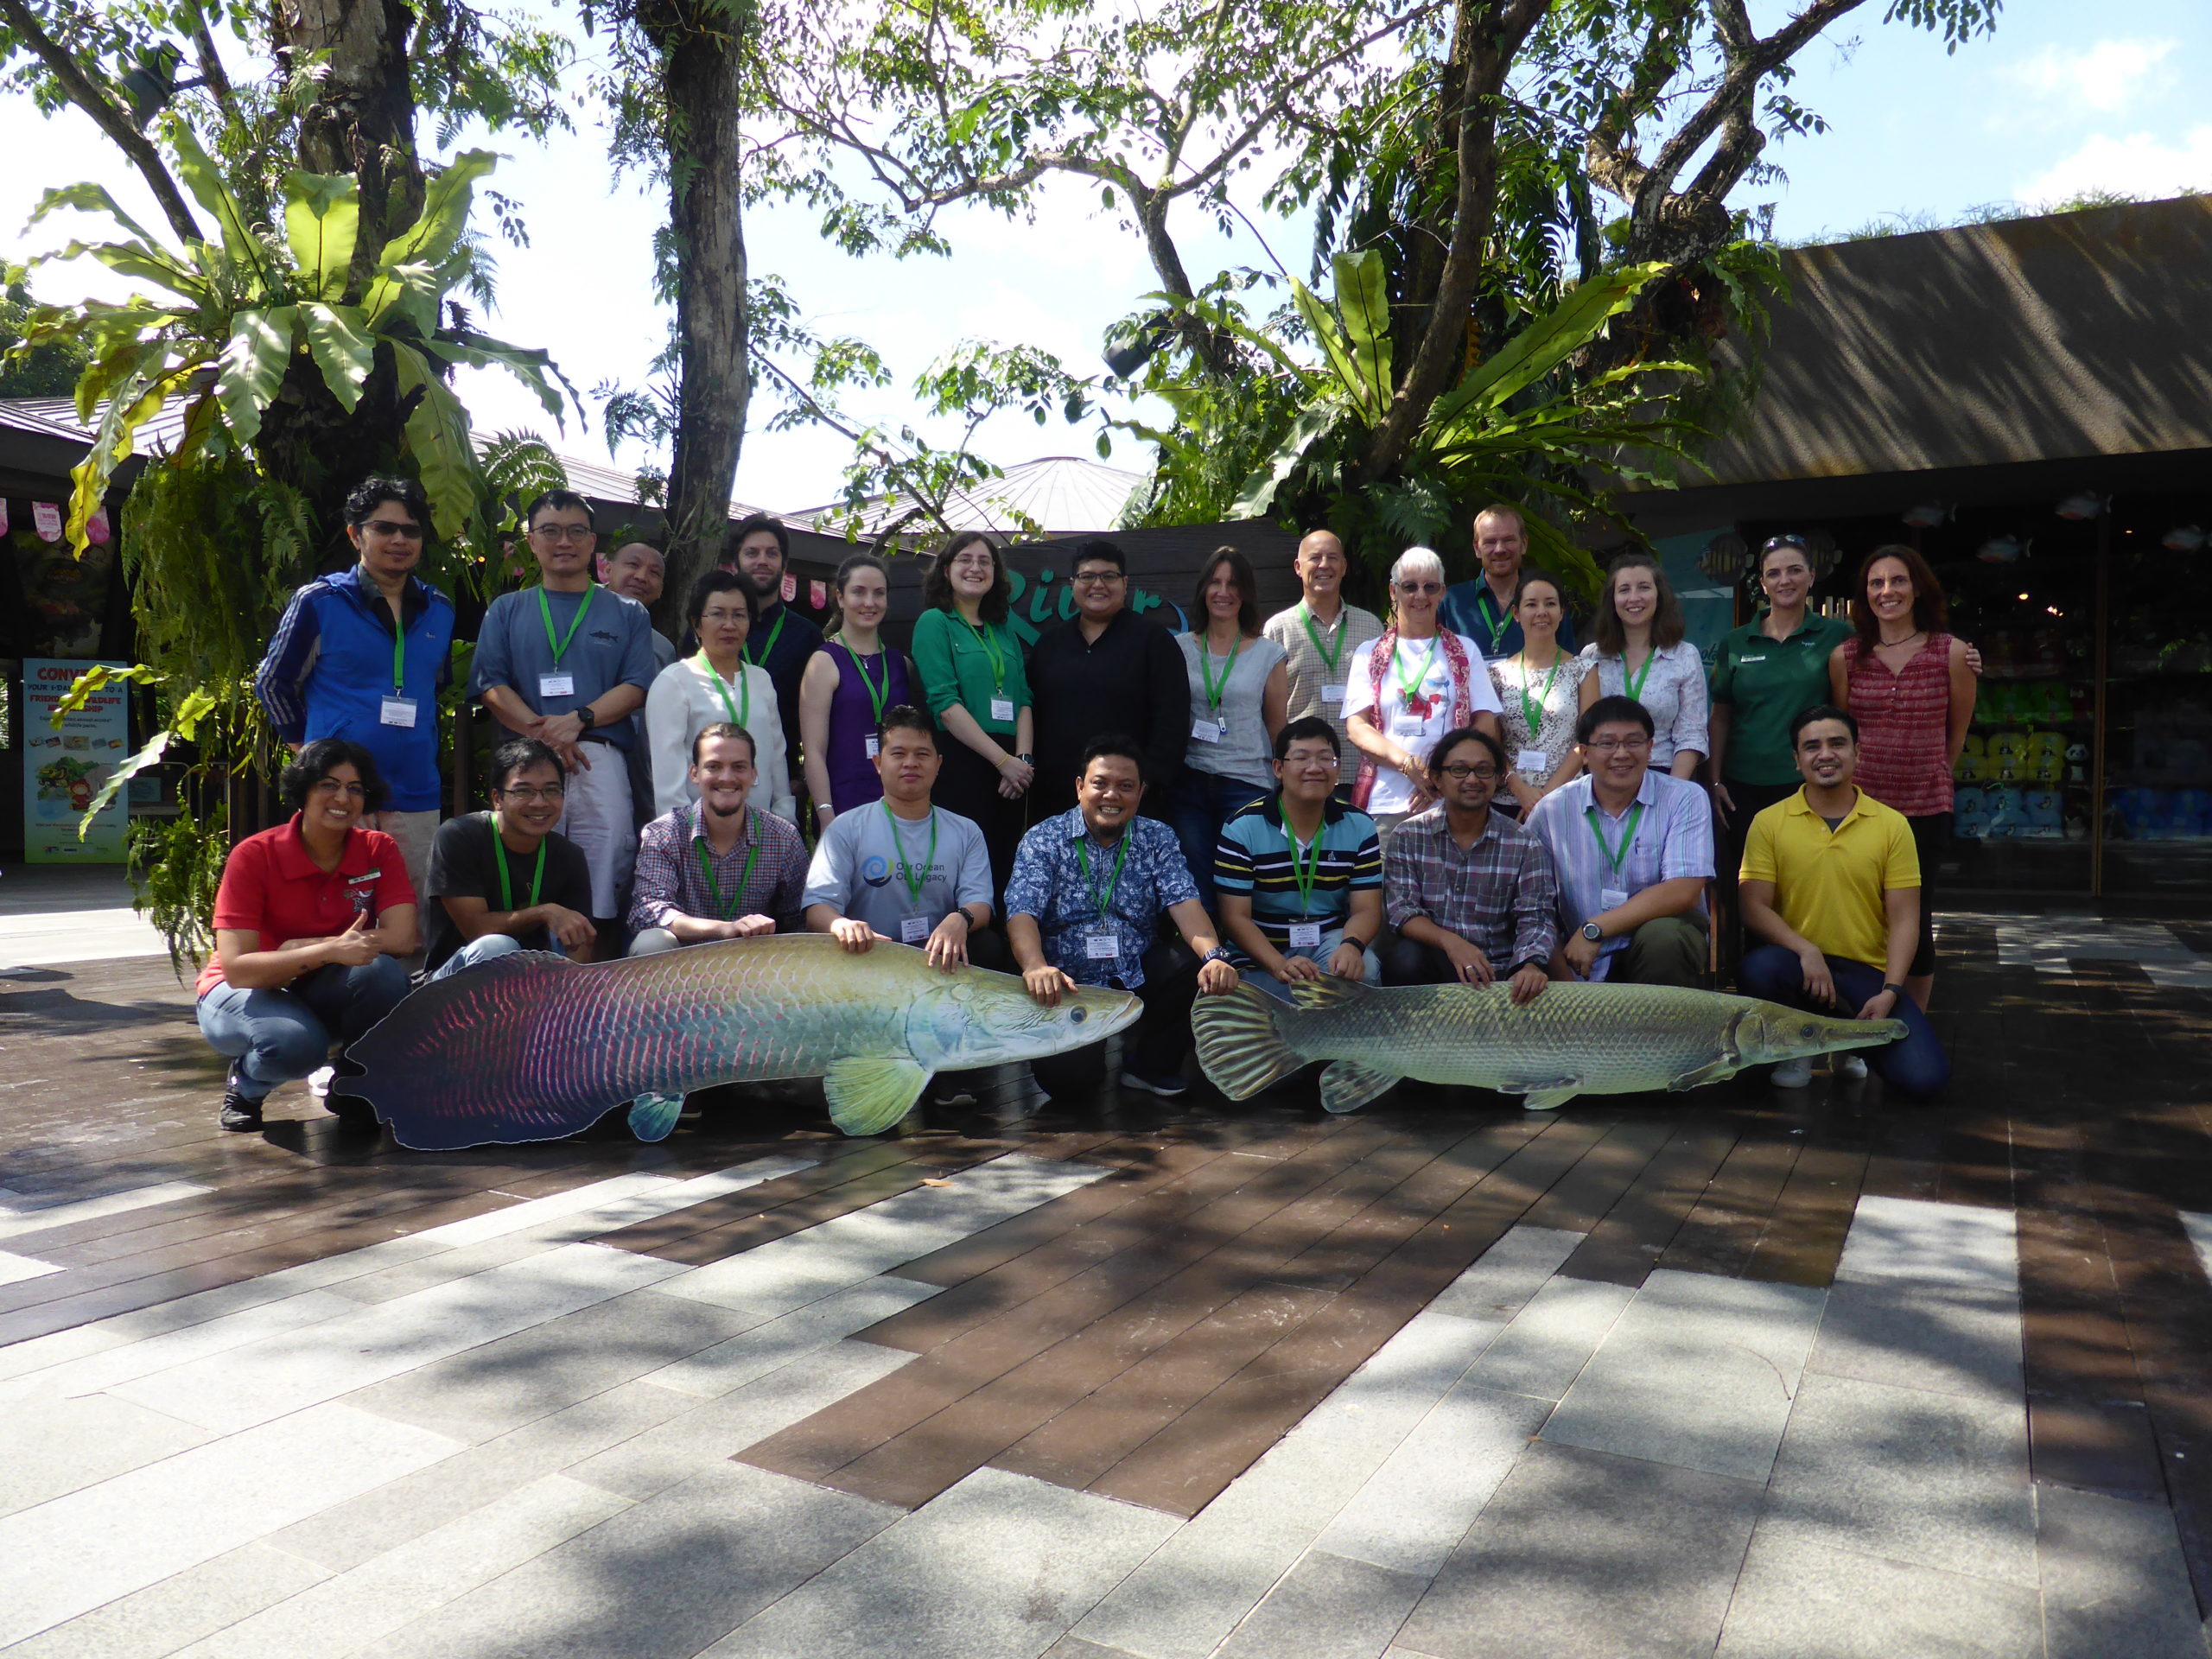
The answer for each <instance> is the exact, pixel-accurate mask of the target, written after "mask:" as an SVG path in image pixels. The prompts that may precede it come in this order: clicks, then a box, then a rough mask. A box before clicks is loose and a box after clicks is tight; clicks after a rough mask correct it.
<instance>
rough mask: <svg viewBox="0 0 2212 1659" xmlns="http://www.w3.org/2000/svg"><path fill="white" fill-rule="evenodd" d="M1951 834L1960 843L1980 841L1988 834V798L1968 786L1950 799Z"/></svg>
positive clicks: (1973, 787) (1974, 787)
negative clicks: (1958, 839) (1956, 837)
mask: <svg viewBox="0 0 2212 1659" xmlns="http://www.w3.org/2000/svg"><path fill="white" fill-rule="evenodd" d="M1951 833H1952V834H1953V835H1955V836H1958V837H1959V838H1960V839H1961V841H1980V839H1981V838H1982V837H1983V836H1986V835H1987V834H1988V833H1989V797H1988V796H1987V795H1986V794H1984V793H1983V792H1982V791H1981V790H1980V787H1978V786H1977V785H1972V784H1968V785H1965V786H1964V787H1963V788H1961V789H1959V790H1958V791H1955V792H1954V794H1953V795H1952V797H1951Z"/></svg>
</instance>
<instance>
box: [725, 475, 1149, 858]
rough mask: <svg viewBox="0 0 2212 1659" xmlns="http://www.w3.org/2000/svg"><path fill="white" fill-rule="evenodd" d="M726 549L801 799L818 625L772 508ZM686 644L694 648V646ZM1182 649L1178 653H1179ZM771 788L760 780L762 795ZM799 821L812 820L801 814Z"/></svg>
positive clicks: (745, 522)
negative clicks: (805, 699)
mask: <svg viewBox="0 0 2212 1659" xmlns="http://www.w3.org/2000/svg"><path fill="white" fill-rule="evenodd" d="M728 547H729V551H728V552H726V553H725V554H723V555H722V564H723V567H724V568H725V569H731V570H734V571H736V572H737V574H738V575H741V576H743V577H744V578H745V580H746V581H747V582H749V583H751V584H752V588H753V597H754V598H755V599H756V600H758V601H760V603H759V606H758V607H757V608H756V610H755V612H754V614H753V631H752V632H750V633H748V634H747V636H746V639H745V660H746V661H747V662H748V663H752V664H756V665H758V666H759V667H761V668H765V669H766V670H767V671H768V679H769V683H771V684H772V685H773V686H774V687H775V688H776V714H777V716H778V718H779V720H780V721H782V723H783V728H784V755H785V760H786V761H787V763H788V764H789V766H791V794H792V796H793V797H794V798H798V799H804V798H805V795H806V773H805V772H804V770H802V769H801V760H802V756H801V755H800V753H799V736H798V683H799V680H800V678H801V677H803V676H804V674H805V672H806V665H807V664H808V663H809V662H810V661H811V660H812V658H813V656H814V653H815V652H817V651H819V650H821V649H822V630H821V629H820V628H819V627H817V626H815V625H814V624H813V623H811V622H810V621H808V620H806V619H805V618H804V617H803V616H801V615H800V614H799V613H798V612H797V611H794V610H793V609H791V607H790V606H788V605H786V604H785V602H784V576H785V572H786V570H787V569H788V568H789V567H790V564H791V531H788V530H785V528H784V521H783V520H782V519H780V518H776V517H775V516H774V515H773V514H772V513H766V512H756V513H754V514H753V516H752V517H751V518H742V519H740V520H739V521H738V522H737V523H736V524H732V525H731V526H730V529H729V543H728ZM691 649H693V650H695V651H696V649H698V647H697V646H696V645H694V646H693V647H692V648H691ZM1181 654H1182V653H1181V652H1177V653H1176V655H1178V656H1180V655H1181ZM774 793H776V791H773V790H772V789H770V788H769V787H768V785H767V783H766V779H763V780H762V783H761V788H760V796H761V799H762V800H763V801H764V802H765V801H766V799H767V798H769V797H770V796H771V795H773V794H774ZM799 821H800V822H801V823H810V822H811V821H812V815H811V814H810V813H801V814H800V815H799Z"/></svg>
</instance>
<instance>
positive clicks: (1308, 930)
mask: <svg viewBox="0 0 2212 1659" xmlns="http://www.w3.org/2000/svg"><path fill="white" fill-rule="evenodd" d="M1290 948H1291V949H1292V950H1319V949H1320V948H1321V924H1320V923H1319V922H1293V923H1292V924H1291V925H1290Z"/></svg>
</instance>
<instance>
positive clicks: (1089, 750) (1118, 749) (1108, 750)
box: [1075, 732, 1150, 783]
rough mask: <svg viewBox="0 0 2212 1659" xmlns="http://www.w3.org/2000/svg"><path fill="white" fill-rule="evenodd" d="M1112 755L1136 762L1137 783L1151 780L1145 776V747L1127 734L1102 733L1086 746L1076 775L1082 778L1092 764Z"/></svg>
mask: <svg viewBox="0 0 2212 1659" xmlns="http://www.w3.org/2000/svg"><path fill="white" fill-rule="evenodd" d="M1108 754H1110V755H1112V756H1114V757H1115V758H1116V760H1134V761H1135V762H1136V766H1137V782H1139V783H1147V782H1149V781H1150V780H1149V779H1147V778H1146V776H1145V775H1144V746H1143V745H1142V744H1141V743H1139V742H1138V741H1136V739H1135V738H1134V737H1131V736H1130V735H1129V734H1128V733H1127V732H1101V733H1100V734H1098V735H1097V736H1096V737H1094V738H1092V739H1091V740H1090V742H1088V743H1086V744H1084V747H1083V759H1082V760H1079V761H1077V763H1076V768H1075V775H1076V776H1077V778H1081V777H1082V776H1083V775H1084V773H1085V772H1089V771H1090V763H1091V762H1092V761H1094V760H1097V759H1098V758H1099V757H1100V756H1102V755H1108Z"/></svg>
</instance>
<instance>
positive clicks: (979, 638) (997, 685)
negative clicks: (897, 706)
mask: <svg viewBox="0 0 2212 1659" xmlns="http://www.w3.org/2000/svg"><path fill="white" fill-rule="evenodd" d="M953 614H954V615H955V616H960V613H959V612H957V611H955V612H954V613H953ZM960 620H961V621H962V622H963V623H966V624H967V627H968V632H970V633H972V634H974V635H975V636H976V644H977V645H981V646H982V648H983V655H985V656H986V657H988V658H990V659H991V694H992V695H993V696H1001V697H1002V696H1005V695H1006V653H1005V652H1001V650H1000V649H999V637H998V630H997V629H995V628H993V629H990V630H988V631H986V630H984V629H982V628H979V627H977V626H976V625H975V624H974V623H973V622H969V621H968V619H967V618H966V617H964V616H961V617H960ZM883 683H885V684H886V685H888V684H890V683H891V671H890V669H889V668H888V667H887V668H885V670H884V671H883Z"/></svg>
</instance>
